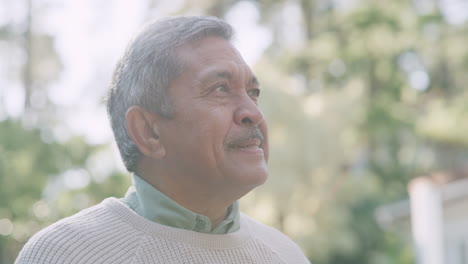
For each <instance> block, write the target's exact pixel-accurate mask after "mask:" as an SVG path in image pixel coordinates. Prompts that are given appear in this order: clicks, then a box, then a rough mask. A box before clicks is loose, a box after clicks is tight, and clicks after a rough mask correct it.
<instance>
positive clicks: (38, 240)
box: [15, 198, 139, 264]
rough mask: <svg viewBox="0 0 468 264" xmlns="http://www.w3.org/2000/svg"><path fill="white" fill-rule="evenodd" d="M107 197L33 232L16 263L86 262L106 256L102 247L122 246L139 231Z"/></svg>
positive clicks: (117, 247)
mask: <svg viewBox="0 0 468 264" xmlns="http://www.w3.org/2000/svg"><path fill="white" fill-rule="evenodd" d="M114 199H115V198H114ZM108 200H109V199H107V200H104V201H103V202H102V203H100V204H98V205H96V206H93V207H90V208H88V209H85V210H83V211H81V212H78V213H77V214H75V215H73V216H70V217H67V218H64V219H62V220H60V221H58V222H56V223H54V224H52V225H50V226H48V227H46V228H45V229H43V230H41V231H40V232H38V233H37V234H35V235H34V236H33V237H31V239H29V241H28V242H27V243H26V245H25V246H24V247H23V249H22V250H21V252H20V254H19V256H18V258H17V260H16V262H15V263H18V264H20V263H89V262H93V261H92V260H98V259H99V258H102V257H105V256H101V253H102V252H100V250H102V249H103V248H106V250H110V251H113V249H115V250H117V251H118V250H119V248H120V250H121V249H122V246H124V245H125V244H126V243H125V242H126V241H132V237H134V236H138V235H139V234H138V232H137V231H135V230H134V229H133V228H132V227H131V226H130V225H128V224H127V223H126V222H125V221H122V220H121V219H120V218H119V217H118V215H117V214H114V213H113V212H111V211H110V210H109V209H107V208H106V206H105V204H106V203H109V201H108ZM114 202H116V201H114ZM117 230H118V231H119V232H116V231H117ZM123 235H128V237H124V236H123ZM133 241H134V240H133Z"/></svg>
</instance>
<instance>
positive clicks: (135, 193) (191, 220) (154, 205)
mask: <svg viewBox="0 0 468 264" xmlns="http://www.w3.org/2000/svg"><path fill="white" fill-rule="evenodd" d="M133 182H134V186H132V187H130V188H129V190H128V191H127V194H125V198H123V202H124V203H126V204H127V205H128V206H129V207H130V208H131V209H133V210H134V211H135V212H136V213H137V214H139V215H141V216H143V217H144V218H146V219H148V220H150V221H153V222H156V223H158V224H162V225H166V226H171V227H175V228H182V229H187V230H192V231H196V232H201V233H211V234H226V233H231V232H234V231H237V230H238V229H239V227H240V223H239V222H240V213H239V202H238V201H236V202H234V203H233V204H232V205H231V206H230V207H229V208H228V212H227V215H226V218H225V219H224V220H223V221H222V222H221V223H220V224H218V225H217V226H216V227H214V228H213V227H212V226H211V221H210V219H209V218H208V217H207V216H204V215H201V214H197V213H195V212H192V211H190V210H188V209H186V208H184V207H183V206H181V205H179V204H178V203H177V202H175V201H174V200H172V199H171V198H169V197H167V196H166V195H165V194H163V193H162V192H160V191H159V190H158V189H156V188H154V187H153V186H152V185H150V184H149V183H147V182H146V181H145V180H143V179H142V178H141V177H139V176H137V175H134V176H133Z"/></svg>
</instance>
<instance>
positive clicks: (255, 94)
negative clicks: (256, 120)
mask: <svg viewBox="0 0 468 264" xmlns="http://www.w3.org/2000/svg"><path fill="white" fill-rule="evenodd" d="M248 94H249V96H250V97H252V98H254V99H257V98H258V97H259V96H260V89H258V88H255V89H250V90H249V91H248Z"/></svg>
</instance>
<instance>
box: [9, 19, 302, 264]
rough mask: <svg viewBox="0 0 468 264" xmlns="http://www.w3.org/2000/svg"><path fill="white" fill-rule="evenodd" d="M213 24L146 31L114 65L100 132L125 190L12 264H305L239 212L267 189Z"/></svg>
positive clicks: (236, 61)
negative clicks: (114, 149) (122, 169)
mask: <svg viewBox="0 0 468 264" xmlns="http://www.w3.org/2000/svg"><path fill="white" fill-rule="evenodd" d="M231 34H232V28H231V27H230V26H229V25H228V24H226V23H225V22H223V21H221V20H219V19H217V18H213V17H175V18H170V19H166V20H163V21H159V22H156V23H151V24H149V25H148V26H147V27H145V28H144V29H143V31H142V32H140V33H139V34H138V35H137V36H136V38H135V39H134V40H133V41H132V43H131V44H130V45H129V47H128V48H127V50H126V52H125V54H124V56H123V58H122V59H121V60H120V62H119V63H118V65H117V67H116V70H115V73H114V78H113V81H112V85H111V90H110V94H109V98H108V112H109V116H110V120H111V124H112V129H113V131H114V135H115V138H116V141H117V144H118V147H119V150H120V153H121V155H122V158H123V161H124V163H125V166H126V168H127V169H128V171H130V172H133V173H134V187H131V188H130V189H129V191H128V192H127V194H126V195H125V197H124V198H123V199H120V200H119V199H116V198H108V199H106V200H104V201H103V202H101V203H100V204H98V205H96V206H94V207H91V208H89V209H86V210H84V211H82V212H79V213H78V214H76V215H74V216H71V217H69V218H66V219H63V220H61V221H59V222H57V223H55V224H53V225H51V226H49V227H48V228H46V229H44V230H42V231H41V232H39V233H38V234H36V235H35V236H34V237H33V238H31V239H30V240H29V241H28V243H27V244H26V246H25V247H24V248H23V250H22V251H21V253H20V255H19V257H18V259H17V263H44V264H45V263H47V264H51V263H308V260H307V259H306V258H305V256H304V255H303V253H302V252H301V250H300V249H299V247H298V246H297V245H296V244H294V243H293V242H292V241H291V240H290V239H289V238H287V237H286V236H285V235H283V234H282V233H280V232H279V231H276V230H275V229H273V228H270V227H267V226H265V225H263V224H261V223H259V222H257V221H255V220H253V219H251V218H249V217H248V216H246V215H244V214H242V213H240V212H239V206H238V202H237V200H238V199H239V198H241V197H242V196H244V195H245V194H247V193H248V192H249V191H251V190H252V189H253V188H255V187H257V186H259V185H261V184H262V183H264V182H265V180H266V179H267V175H268V172H267V164H266V162H267V159H268V138H267V127H266V122H265V119H264V117H263V114H262V112H261V111H260V109H259V108H258V102H257V100H258V97H259V95H260V88H259V82H258V80H257V78H256V77H255V75H254V74H253V73H252V71H251V69H250V68H249V67H248V66H247V65H246V63H245V62H244V61H243V59H242V57H241V56H240V54H239V53H238V52H237V50H236V49H235V48H234V47H233V46H232V45H231V43H230V42H229V41H230V38H231Z"/></svg>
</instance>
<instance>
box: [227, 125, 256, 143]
mask: <svg viewBox="0 0 468 264" xmlns="http://www.w3.org/2000/svg"><path fill="white" fill-rule="evenodd" d="M252 139H259V140H260V142H261V143H260V146H263V141H264V140H265V136H264V135H263V132H262V130H260V128H259V127H258V126H253V127H249V128H247V129H246V130H245V131H244V133H242V134H241V135H237V136H233V137H232V138H228V139H227V141H226V142H227V144H226V146H227V147H230V148H231V147H236V146H238V145H241V144H242V143H243V142H244V141H247V140H252Z"/></svg>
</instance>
